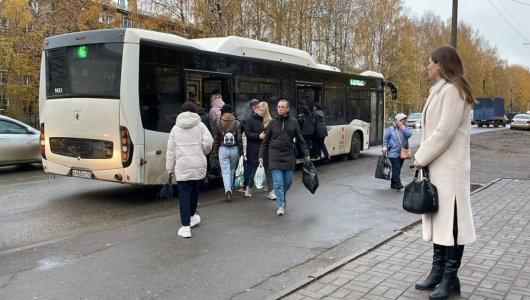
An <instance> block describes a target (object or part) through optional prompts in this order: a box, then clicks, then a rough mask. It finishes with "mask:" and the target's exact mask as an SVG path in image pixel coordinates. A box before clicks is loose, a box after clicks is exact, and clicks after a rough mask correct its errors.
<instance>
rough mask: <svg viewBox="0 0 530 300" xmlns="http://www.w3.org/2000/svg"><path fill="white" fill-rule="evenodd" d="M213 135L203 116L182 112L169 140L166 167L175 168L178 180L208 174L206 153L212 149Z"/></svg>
mask: <svg viewBox="0 0 530 300" xmlns="http://www.w3.org/2000/svg"><path fill="white" fill-rule="evenodd" d="M212 145H213V137H212V134H211V133H210V131H208V128H207V127H206V125H204V123H202V122H201V117H200V116H199V115H198V114H196V113H192V112H183V113H180V114H179V115H178V117H177V120H176V121H175V125H174V126H173V128H172V129H171V133H170V134H169V139H168V141H167V154H166V169H167V170H173V168H174V170H175V171H174V174H175V179H176V180H177V181H187V180H199V179H203V178H204V177H205V176H206V166H207V163H206V154H208V153H209V152H210V150H212Z"/></svg>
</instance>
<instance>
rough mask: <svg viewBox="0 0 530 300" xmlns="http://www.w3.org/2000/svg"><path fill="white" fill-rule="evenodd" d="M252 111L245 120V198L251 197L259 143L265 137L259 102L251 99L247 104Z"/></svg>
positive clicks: (257, 163) (257, 162)
mask: <svg viewBox="0 0 530 300" xmlns="http://www.w3.org/2000/svg"><path fill="white" fill-rule="evenodd" d="M249 107H250V109H251V110H252V112H251V114H250V116H249V117H248V118H247V119H246V120H245V136H246V138H247V148H246V157H247V163H246V165H245V173H244V181H243V186H244V188H245V197H247V198H250V197H252V189H251V186H252V181H253V178H254V174H255V173H256V170H257V168H258V165H259V161H258V155H259V147H260V145H261V141H262V140H263V138H264V137H265V129H264V128H263V111H261V110H260V109H258V108H259V100H257V99H253V100H251V101H250V102H249Z"/></svg>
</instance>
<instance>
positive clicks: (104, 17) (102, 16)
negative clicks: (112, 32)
mask: <svg viewBox="0 0 530 300" xmlns="http://www.w3.org/2000/svg"><path fill="white" fill-rule="evenodd" d="M98 21H99V23H101V24H107V25H110V23H112V16H109V15H107V14H106V13H102V14H100V15H99V19H98Z"/></svg>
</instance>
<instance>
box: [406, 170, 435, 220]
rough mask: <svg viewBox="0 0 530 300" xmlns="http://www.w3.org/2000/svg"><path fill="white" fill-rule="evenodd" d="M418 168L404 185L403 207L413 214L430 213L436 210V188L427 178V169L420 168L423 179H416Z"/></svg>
mask: <svg viewBox="0 0 530 300" xmlns="http://www.w3.org/2000/svg"><path fill="white" fill-rule="evenodd" d="M418 174H419V170H416V174H415V175H414V179H413V180H412V182H411V183H409V184H407V185H406V186H405V193H404V194H403V209H404V210H406V211H408V212H410V213H413V214H432V213H435V212H437V211H438V189H437V188H436V186H435V185H434V184H432V183H431V181H430V179H429V169H428V168H427V167H424V168H423V169H422V174H423V179H422V180H418Z"/></svg>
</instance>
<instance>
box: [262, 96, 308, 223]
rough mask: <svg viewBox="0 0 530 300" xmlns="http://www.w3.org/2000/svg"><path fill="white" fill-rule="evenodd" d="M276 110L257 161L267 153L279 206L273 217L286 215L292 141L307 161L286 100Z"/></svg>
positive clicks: (304, 148)
mask: <svg viewBox="0 0 530 300" xmlns="http://www.w3.org/2000/svg"><path fill="white" fill-rule="evenodd" d="M277 108H278V114H277V117H276V119H274V120H272V121H271V122H270V123H269V126H267V129H266V131H265V139H264V140H263V142H262V143H261V147H260V151H259V161H260V162H263V157H264V154H265V153H266V152H267V151H268V160H269V169H271V170H272V180H273V182H274V192H275V194H276V203H277V204H278V209H277V211H276V214H277V215H280V216H281V215H284V214H285V196H286V194H287V191H288V190H289V188H290V187H291V184H292V182H293V174H294V169H295V164H296V158H295V144H294V142H293V139H295V141H296V144H297V145H298V146H299V147H300V149H301V150H302V152H303V153H304V157H305V159H309V150H308V149H307V144H306V142H305V141H304V138H303V136H302V133H301V132H300V127H299V126H298V122H297V121H296V120H295V119H293V118H291V117H290V116H289V108H290V107H289V101H287V99H285V98H282V99H280V101H279V102H278V106H277Z"/></svg>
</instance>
